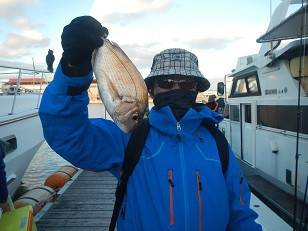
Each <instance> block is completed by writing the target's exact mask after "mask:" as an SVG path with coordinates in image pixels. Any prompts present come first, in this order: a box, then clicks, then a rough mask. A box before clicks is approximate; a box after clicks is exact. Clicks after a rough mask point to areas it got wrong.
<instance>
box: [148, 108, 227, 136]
mask: <svg viewBox="0 0 308 231" xmlns="http://www.w3.org/2000/svg"><path fill="white" fill-rule="evenodd" d="M204 120H205V121H210V122H213V123H220V122H221V121H222V120H223V117H222V116H221V115H219V114H218V113H216V112H213V111H211V110H210V109H209V108H208V107H207V106H205V105H197V106H195V107H194V108H190V109H189V110H188V111H187V112H186V114H185V115H184V117H183V118H182V119H181V120H180V121H179V123H177V121H176V119H175V117H174V115H173V113H172V111H171V109H170V107H169V106H165V107H162V108H161V109H159V110H158V109H157V108H156V107H153V108H152V109H151V111H150V114H149V122H150V124H151V126H152V127H153V128H155V129H157V130H159V131H160V132H162V133H164V134H167V135H171V136H173V135H177V134H179V133H181V135H184V136H185V135H190V134H192V133H194V132H195V131H196V130H197V129H198V128H199V127H200V126H201V123H202V121H204Z"/></svg>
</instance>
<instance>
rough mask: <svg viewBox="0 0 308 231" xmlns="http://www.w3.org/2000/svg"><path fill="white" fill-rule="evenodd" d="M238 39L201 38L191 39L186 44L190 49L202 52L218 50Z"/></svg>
mask: <svg viewBox="0 0 308 231" xmlns="http://www.w3.org/2000/svg"><path fill="white" fill-rule="evenodd" d="M239 39H240V38H201V39H192V40H190V41H188V43H189V44H190V46H191V47H192V48H197V49H204V50H208V49H216V50H220V49H223V48H225V47H227V46H228V45H230V44H232V43H233V42H235V41H236V40H239Z"/></svg>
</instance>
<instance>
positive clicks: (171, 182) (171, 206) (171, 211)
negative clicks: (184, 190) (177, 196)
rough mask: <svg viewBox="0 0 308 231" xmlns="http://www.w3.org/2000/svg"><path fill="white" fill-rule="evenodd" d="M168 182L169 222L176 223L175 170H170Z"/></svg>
mask: <svg viewBox="0 0 308 231" xmlns="http://www.w3.org/2000/svg"><path fill="white" fill-rule="evenodd" d="M168 183H169V224H170V225H173V224H174V209H173V188H174V184H173V171H172V170H171V169H169V170H168Z"/></svg>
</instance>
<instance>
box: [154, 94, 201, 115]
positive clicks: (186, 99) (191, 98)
mask: <svg viewBox="0 0 308 231" xmlns="http://www.w3.org/2000/svg"><path fill="white" fill-rule="evenodd" d="M197 94H198V92H196V91H189V90H183V89H176V90H171V91H167V92H163V93H160V94H157V95H155V97H154V100H153V103H154V105H155V106H156V107H157V109H160V108H162V107H164V106H167V105H168V106H169V107H170V108H171V110H172V113H173V115H174V116H175V118H176V119H177V121H180V120H181V118H182V117H183V116H184V115H185V113H186V112H187V111H188V109H189V108H191V107H192V106H193V105H194V104H195V101H196V98H197Z"/></svg>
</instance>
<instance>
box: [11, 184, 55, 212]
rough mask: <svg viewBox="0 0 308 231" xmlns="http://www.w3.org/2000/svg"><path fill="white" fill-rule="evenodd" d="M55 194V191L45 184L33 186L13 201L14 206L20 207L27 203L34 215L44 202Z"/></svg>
mask: <svg viewBox="0 0 308 231" xmlns="http://www.w3.org/2000/svg"><path fill="white" fill-rule="evenodd" d="M55 196H56V192H55V191H54V190H53V189H52V188H50V187H47V186H41V187H35V188H33V189H31V190H29V191H28V192H27V193H25V194H24V195H22V196H21V197H19V198H18V199H17V200H16V201H15V202H14V206H15V208H21V207H24V206H27V205H31V206H32V207H33V214H34V215H35V214H36V213H37V212H38V211H39V210H40V209H41V208H43V207H44V206H45V204H46V203H47V202H49V201H51V200H52V199H54V198H55Z"/></svg>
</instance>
